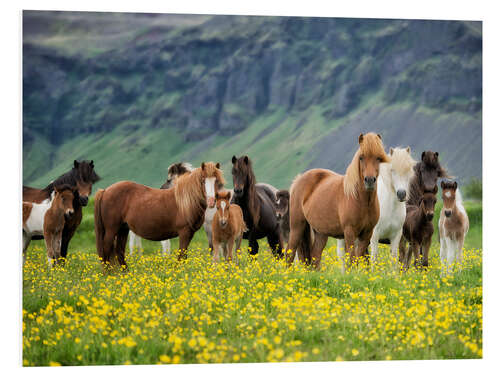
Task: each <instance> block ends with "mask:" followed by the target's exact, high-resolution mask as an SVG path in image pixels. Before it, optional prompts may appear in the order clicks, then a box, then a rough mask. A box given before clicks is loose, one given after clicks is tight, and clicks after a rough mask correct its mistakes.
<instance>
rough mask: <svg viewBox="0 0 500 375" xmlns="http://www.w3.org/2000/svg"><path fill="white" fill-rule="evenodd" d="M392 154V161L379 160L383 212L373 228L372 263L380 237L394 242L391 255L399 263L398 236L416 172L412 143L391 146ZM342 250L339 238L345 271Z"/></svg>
mask: <svg viewBox="0 0 500 375" xmlns="http://www.w3.org/2000/svg"><path fill="white" fill-rule="evenodd" d="M389 154H390V156H391V162H390V163H381V164H380V170H379V177H378V179H377V198H378V200H379V205H380V216H379V220H378V223H377V225H376V226H375V228H373V233H372V238H371V240H370V248H371V264H372V267H373V266H374V263H375V262H376V261H377V255H378V243H379V241H380V242H384V243H390V244H391V255H392V257H393V259H395V264H396V265H397V264H398V263H397V255H398V246H399V240H400V239H401V235H402V234H403V224H404V222H405V218H406V204H405V201H406V195H407V191H408V188H409V184H410V180H411V178H412V176H413V174H414V171H413V166H414V165H415V164H416V161H415V160H414V159H413V158H412V157H411V150H410V147H407V148H392V147H391V149H390V152H389ZM355 246H357V243H355ZM343 254H345V242H344V240H343V239H339V240H337V255H338V256H339V257H341V258H342V272H345V264H344V261H343Z"/></svg>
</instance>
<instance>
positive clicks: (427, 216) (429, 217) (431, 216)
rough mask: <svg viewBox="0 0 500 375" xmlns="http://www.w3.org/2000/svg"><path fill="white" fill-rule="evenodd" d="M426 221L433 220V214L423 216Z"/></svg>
mask: <svg viewBox="0 0 500 375" xmlns="http://www.w3.org/2000/svg"><path fill="white" fill-rule="evenodd" d="M425 217H426V219H427V221H432V219H433V218H434V213H433V212H429V213H427V214H426V215H425Z"/></svg>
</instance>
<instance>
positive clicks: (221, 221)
mask: <svg viewBox="0 0 500 375" xmlns="http://www.w3.org/2000/svg"><path fill="white" fill-rule="evenodd" d="M219 223H220V226H221V227H222V228H225V227H226V225H227V221H226V220H220V221H219Z"/></svg>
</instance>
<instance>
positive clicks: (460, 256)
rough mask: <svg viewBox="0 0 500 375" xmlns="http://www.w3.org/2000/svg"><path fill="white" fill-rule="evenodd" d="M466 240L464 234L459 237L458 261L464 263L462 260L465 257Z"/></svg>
mask: <svg viewBox="0 0 500 375" xmlns="http://www.w3.org/2000/svg"><path fill="white" fill-rule="evenodd" d="M464 240H465V235H464V234H462V236H461V237H460V238H459V239H458V241H457V242H458V249H457V263H458V264H460V265H462V261H463V258H464Z"/></svg>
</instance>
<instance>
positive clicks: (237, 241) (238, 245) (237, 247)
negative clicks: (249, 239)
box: [234, 235, 243, 264]
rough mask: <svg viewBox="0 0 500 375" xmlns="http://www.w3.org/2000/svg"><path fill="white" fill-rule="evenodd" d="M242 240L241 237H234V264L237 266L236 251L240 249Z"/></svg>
mask: <svg viewBox="0 0 500 375" xmlns="http://www.w3.org/2000/svg"><path fill="white" fill-rule="evenodd" d="M242 239H243V235H241V236H238V237H236V247H235V249H234V259H235V261H236V264H239V262H238V250H240V248H241V240H242Z"/></svg>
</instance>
